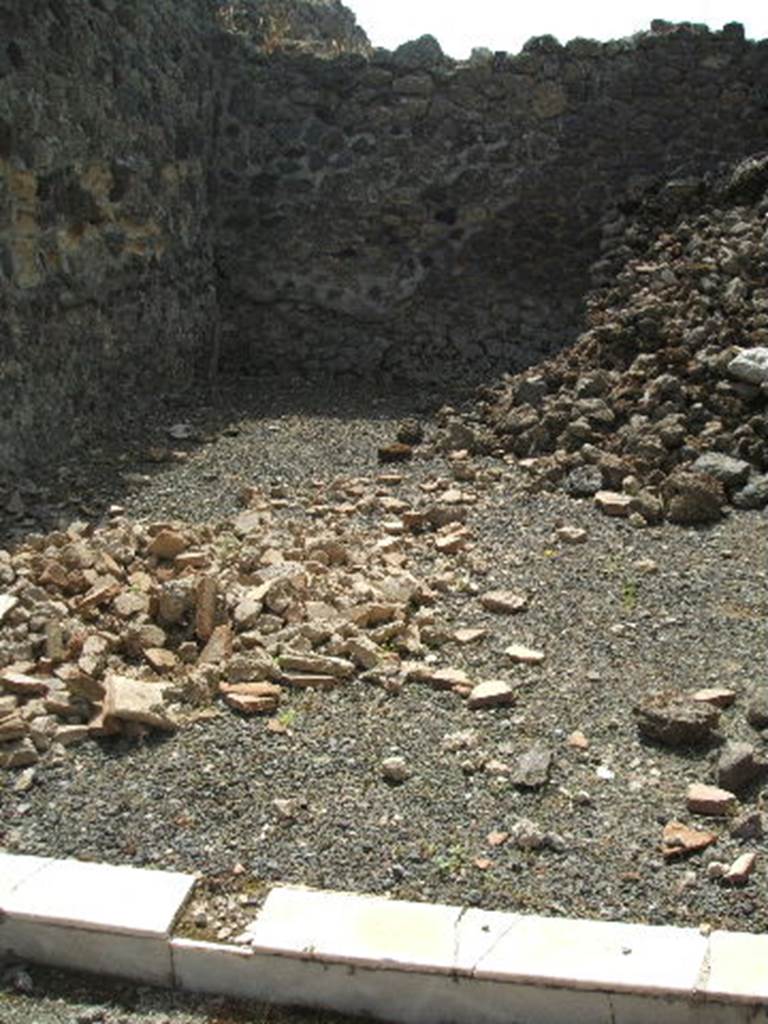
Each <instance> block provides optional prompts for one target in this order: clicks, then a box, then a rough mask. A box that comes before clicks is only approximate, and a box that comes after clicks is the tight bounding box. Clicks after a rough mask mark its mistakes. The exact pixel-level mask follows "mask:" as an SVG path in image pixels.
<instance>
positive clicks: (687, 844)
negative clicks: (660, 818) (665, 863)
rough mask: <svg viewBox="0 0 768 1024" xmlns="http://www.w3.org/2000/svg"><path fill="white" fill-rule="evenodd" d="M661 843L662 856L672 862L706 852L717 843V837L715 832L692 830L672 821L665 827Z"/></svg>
mask: <svg viewBox="0 0 768 1024" xmlns="http://www.w3.org/2000/svg"><path fill="white" fill-rule="evenodd" d="M661 841H662V854H663V855H664V857H665V859H666V860H672V859H674V858H676V857H684V856H686V855H687V854H690V853H699V852H700V851H701V850H706V848H707V847H708V846H711V845H712V843H716V842H717V835H716V834H715V833H714V832H705V831H703V830H701V829H695V828H691V827H690V826H689V825H684V824H683V823H682V822H681V821H670V822H668V823H667V824H666V825H665V826H664V830H663V832H662V838H661Z"/></svg>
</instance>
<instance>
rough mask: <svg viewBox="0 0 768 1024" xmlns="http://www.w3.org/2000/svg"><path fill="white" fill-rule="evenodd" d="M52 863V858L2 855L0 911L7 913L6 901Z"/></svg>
mask: <svg viewBox="0 0 768 1024" xmlns="http://www.w3.org/2000/svg"><path fill="white" fill-rule="evenodd" d="M52 863H53V861H52V860H51V858H50V857H30V856H28V855H27V854H18V853H0V910H2V911H5V904H6V900H7V898H8V896H9V895H10V893H11V892H13V890H14V889H15V888H16V887H17V886H19V885H20V884H21V883H22V882H24V881H26V879H28V878H31V877H32V875H35V874H36V873H37V872H38V871H42V869H43V868H44V867H46V866H47V865H49V864H52Z"/></svg>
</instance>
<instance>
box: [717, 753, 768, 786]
mask: <svg viewBox="0 0 768 1024" xmlns="http://www.w3.org/2000/svg"><path fill="white" fill-rule="evenodd" d="M766 773H768V761H766V760H764V759H762V758H760V757H758V756H757V752H756V750H755V748H754V747H753V746H752V744H751V743H734V742H729V743H727V744H726V745H725V747H724V748H723V750H722V751H721V753H720V756H719V758H718V760H717V768H716V776H717V784H718V785H719V786H722V787H723V788H724V789H730V790H732V791H734V792H739V791H740V790H742V789H744V788H745V787H746V786H748V785H749V784H750V783H751V782H754V781H755V780H756V779H759V778H760V777H761V776H763V775H765V774H766Z"/></svg>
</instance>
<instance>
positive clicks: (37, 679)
mask: <svg viewBox="0 0 768 1024" xmlns="http://www.w3.org/2000/svg"><path fill="white" fill-rule="evenodd" d="M52 684H53V680H51V679H44V678H42V677H41V676H30V675H27V673H26V672H17V671H16V670H15V669H14V668H13V666H12V665H11V666H9V667H8V668H5V669H3V671H2V672H0V687H2V688H3V689H4V690H6V691H7V692H8V693H16V694H18V695H19V696H20V697H45V696H46V694H47V693H48V691H49V690H50V689H51V686H52Z"/></svg>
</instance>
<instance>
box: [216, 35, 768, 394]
mask: <svg viewBox="0 0 768 1024" xmlns="http://www.w3.org/2000/svg"><path fill="white" fill-rule="evenodd" d="M221 133H222V145H221V148H220V165H219V173H218V184H217V197H216V258H217V264H218V272H219V282H220V292H219V294H220V301H221V305H222V310H223V314H224V318H225V321H224V341H223V365H224V366H226V367H229V368H232V369H236V370H239V371H246V372H259V371H261V370H263V369H265V368H271V369H279V368H283V369H285V368H286V367H288V368H290V369H294V370H297V371H300V372H304V373H307V374H309V375H317V374H320V373H322V372H324V371H330V372H334V373H336V372H350V373H353V374H360V375H368V376H371V377H374V378H375V379H382V378H383V377H386V376H393V377H397V376H400V377H405V378H409V379H411V380H413V379H416V380H418V379H419V378H420V377H431V378H433V379H434V378H436V377H440V376H446V375H448V376H451V375H452V376H454V377H459V378H461V379H467V378H468V376H480V375H482V373H484V372H487V371H488V370H489V369H499V368H507V367H510V368H511V367H519V366H521V365H524V364H525V363H527V362H530V361H531V360H533V359H535V358H537V357H539V356H541V355H542V354H543V353H546V352H550V351H552V350H553V349H555V348H557V347H559V346H562V345H563V344H566V343H567V342H569V341H571V340H573V337H574V335H575V333H576V332H577V330H578V328H579V326H580V322H581V321H580V314H581V300H582V296H583V294H584V292H585V290H586V288H587V286H588V280H589V274H588V271H589V266H590V264H591V263H592V262H593V261H594V260H595V259H596V258H597V257H598V255H599V246H600V220H601V217H602V216H603V214H604V212H605V211H606V209H608V208H609V207H610V206H611V205H612V204H615V202H616V201H617V199H618V198H619V197H621V196H622V195H624V194H625V192H626V190H627V188H630V189H631V188H635V189H637V190H641V189H642V188H643V187H646V186H648V185H650V184H652V183H653V182H654V181H657V180H663V179H666V178H668V177H670V176H676V177H681V176H685V175H689V174H691V173H698V172H701V171H702V170H705V169H708V168H713V167H715V166H716V165H717V164H718V163H719V162H720V161H722V160H726V159H731V158H734V157H739V156H741V155H743V154H746V153H749V152H752V151H754V150H756V149H760V148H761V147H766V146H768V44H766V43H760V44H753V43H750V42H745V40H744V38H743V32H742V31H741V29H740V27H739V26H729V27H727V28H726V29H724V30H723V31H722V32H718V33H710V32H708V31H707V30H706V29H701V28H696V27H691V26H688V27H681V28H676V29H673V28H672V27H671V26H668V25H664V24H657V25H655V27H654V31H652V32H648V33H644V34H642V35H640V36H638V37H636V38H634V39H632V40H624V41H620V42H613V43H608V44H605V45H601V44H598V43H594V42H590V41H586V40H574V41H573V42H571V43H569V44H568V45H567V46H564V47H562V46H559V45H558V44H557V42H556V41H555V40H553V39H551V38H542V39H538V40H532V41H531V42H530V43H529V44H528V45H527V46H526V48H525V50H524V52H522V53H521V54H519V55H518V56H515V57H509V56H507V55H505V54H496V55H492V54H490V53H488V54H486V55H482V54H480V55H476V58H475V59H474V60H473V61H472V62H470V63H467V64H456V63H455V62H453V61H450V60H447V59H445V58H444V57H443V56H442V55H441V53H440V50H439V47H438V46H437V44H436V43H435V42H434V41H433V40H430V38H429V37H425V38H424V39H423V40H421V41H418V42H416V43H412V44H408V45H406V46H404V47H402V48H401V49H400V50H398V51H396V52H395V53H394V54H393V53H388V52H386V51H381V50H378V51H374V52H373V54H372V55H371V56H370V58H368V59H365V58H364V57H362V56H356V55H346V56H342V57H341V58H339V59H337V60H333V61H327V60H326V61H321V60H316V59H313V58H312V57H307V56H299V57H296V56H288V55H283V54H280V53H279V52H278V53H272V54H270V55H265V54H263V53H253V52H250V51H249V50H248V49H247V48H244V47H242V46H235V45H233V46H232V48H231V50H230V52H229V54H228V57H227V74H226V77H225V81H224V83H223V95H222V119H221Z"/></svg>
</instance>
